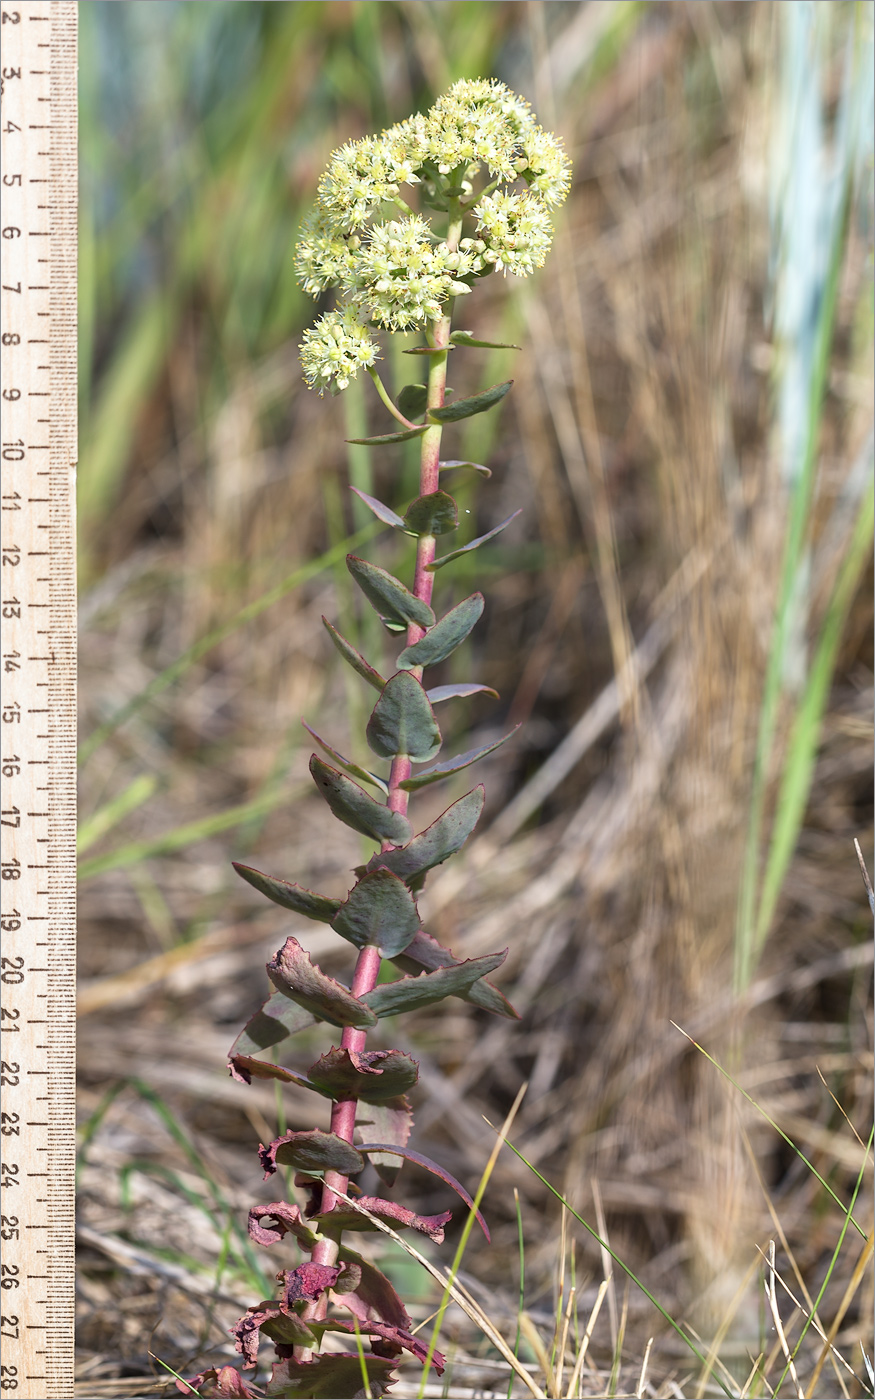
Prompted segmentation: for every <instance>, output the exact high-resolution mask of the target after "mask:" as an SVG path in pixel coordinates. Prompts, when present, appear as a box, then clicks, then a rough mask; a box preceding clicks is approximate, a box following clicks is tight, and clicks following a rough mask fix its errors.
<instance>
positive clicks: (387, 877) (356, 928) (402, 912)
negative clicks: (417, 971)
mask: <svg viewBox="0 0 875 1400" xmlns="http://www.w3.org/2000/svg"><path fill="white" fill-rule="evenodd" d="M386 854H388V852H386ZM331 927H332V928H333V929H334V931H335V933H339V934H340V936H341V938H346V939H347V940H348V941H349V942H350V943H352V944H353V945H354V947H356V948H365V947H367V946H368V944H370V945H372V946H373V947H376V948H379V950H380V953H381V955H382V956H383V957H387V958H391V957H394V955H395V954H396V953H402V952H403V951H404V949H405V948H406V947H407V945H408V943H409V942H410V940H411V939H412V938H413V936H414V934H415V933H417V932H418V931H419V913H418V912H417V908H416V900H415V899H414V898H413V895H412V894H411V893H410V891H409V889H408V888H407V886H406V885H405V883H404V881H403V880H400V879H399V878H398V876H397V875H394V874H393V873H392V871H391V870H388V869H385V868H377V869H375V870H372V871H369V872H368V873H367V874H365V875H363V876H362V878H361V879H360V880H359V881H358V883H357V884H355V885H354V886H353V888H352V889H351V890H350V892H349V897H348V898H347V900H346V902H345V903H344V904H342V905H341V907H340V909H339V910H338V912H337V915H336V917H335V918H334V920H333V922H332V925H331ZM348 1024H350V1023H348Z"/></svg>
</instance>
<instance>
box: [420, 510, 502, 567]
mask: <svg viewBox="0 0 875 1400" xmlns="http://www.w3.org/2000/svg"><path fill="white" fill-rule="evenodd" d="M521 514H522V511H521V510H515V511H514V513H513V515H509V516H508V517H507V519H506V520H502V522H501V524H500V525H496V527H495V529H494V530H489V531H487V533H486V534H485V535H479V536H478V538H477V539H476V540H471V542H470V543H469V544H463V545H460V547H459V548H458V549H451V550H450V552H449V554H442V555H441V557H440V559H435V560H434V562H433V563H431V564H426V566H425V567H426V569H427V570H428V572H429V573H430V574H433V573H434V572H435V570H436V569H442V568H443V567H444V564H449V563H450V561H451V560H452V559H458V558H459V557H460V556H461V555H463V554H470V553H471V550H472V549H479V548H480V546H481V544H486V543H487V542H488V541H489V540H494V539H495V536H496V535H500V534H501V532H502V530H506V529H507V527H508V525H509V524H510V523H511V521H512V520H516V518H517V516H518V515H521Z"/></svg>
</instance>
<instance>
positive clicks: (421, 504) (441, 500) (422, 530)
mask: <svg viewBox="0 0 875 1400" xmlns="http://www.w3.org/2000/svg"><path fill="white" fill-rule="evenodd" d="M458 527H459V510H458V507H457V505H456V502H455V501H454V500H453V498H452V496H450V495H448V493H447V492H446V491H433V492H432V493H431V495H429V496H419V497H417V499H416V500H415V501H414V502H413V504H412V505H410V506H408V508H407V510H406V511H405V513H404V528H405V529H406V530H407V532H408V534H410V535H449V534H452V532H453V530H457V529H458Z"/></svg>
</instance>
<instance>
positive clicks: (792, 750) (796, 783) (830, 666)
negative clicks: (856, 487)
mask: <svg viewBox="0 0 875 1400" xmlns="http://www.w3.org/2000/svg"><path fill="white" fill-rule="evenodd" d="M873 519H875V497H873V490H872V487H871V484H870V487H869V490H868V492H867V494H866V498H865V499H864V501H863V502H862V503H861V506H860V510H859V512H858V514H857V520H856V524H855V526H854V533H853V535H852V537H851V541H850V544H849V546H848V550H847V554H846V555H845V558H844V560H843V563H842V567H841V570H840V572H839V576H838V579H837V581H836V584H835V588H834V589H833V594H832V597H831V598H830V601H829V606H828V608H827V612H826V616H825V618H824V621H823V627H822V628H821V634H820V639H819V642H818V646H817V652H816V654H815V657H814V661H813V664H812V667H811V671H810V673H809V676H808V680H807V682H806V686H805V692H804V695H803V698H802V702H801V704H800V706H799V709H798V711H797V714H796V718H795V720H794V723H793V729H792V732H791V735H790V741H789V744H788V747H787V754H786V758H785V760H784V767H783V772H782V775H781V786H780V790H779V793H778V804H777V809H776V815H775V821H774V826H773V830H772V839H771V844H770V847H769V855H768V861H767V864H766V870H765V874H764V876H763V886H762V893H761V895H760V904H759V910H758V912H757V923H756V935H755V940H754V947H755V949H761V948H762V946H763V944H764V943H765V941H766V938H767V936H768V933H769V928H770V926H771V922H772V918H773V917H774V913H775V906H776V905H777V902H778V897H779V895H780V893H781V889H782V887H783V884H784V879H785V877H786V874H787V870H788V868H789V865H790V861H791V860H792V858H793V852H794V850H795V849H796V841H797V839H798V837H799V831H800V829H801V826H802V819H803V817H804V815H805V807H806V804H807V802H808V794H809V792H810V791H811V780H812V776H813V773H814V764H815V760H816V757H817V741H818V737H819V735H820V727H821V723H822V720H823V713H824V710H825V708H826V702H827V700H828V698H829V689H830V685H831V683H832V678H833V674H834V671H835V663H836V654H837V652H838V648H839V643H840V642H841V639H842V631H843V626H844V621H845V618H846V616H847V613H848V609H849V608H850V605H851V603H852V601H853V597H854V590H855V587H856V584H857V580H858V578H859V576H860V573H861V571H862V568H863V565H864V564H865V562H866V560H867V558H868V555H869V552H870V550H871V546H872V528H873Z"/></svg>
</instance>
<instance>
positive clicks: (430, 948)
mask: <svg viewBox="0 0 875 1400" xmlns="http://www.w3.org/2000/svg"><path fill="white" fill-rule="evenodd" d="M458 961H459V959H458V958H456V957H454V956H453V954H452V953H451V952H450V950H449V948H444V947H443V945H442V944H441V943H438V941H437V939H436V938H432V936H431V934H430V933H426V932H425V930H424V929H420V930H419V933H418V934H417V935H416V937H415V938H414V939H413V941H412V942H411V943H409V944H408V946H407V947H406V948H405V949H404V952H403V953H401V954H400V956H399V957H397V958H393V959H392V962H393V963H394V965H395V966H396V967H397V968H398V969H399V971H401V972H410V973H412V974H413V975H414V976H418V974H419V972H420V971H421V970H422V968H425V969H426V971H428V972H434V971H435V969H436V968H439V967H454V966H455V965H456V963H457V962H458ZM458 995H460V996H461V998H462V1000H463V1001H469V1002H471V1003H472V1004H473V1005H474V1006H481V1007H482V1008H483V1010H484V1011H491V1012H492V1013H493V1015H495V1016H506V1017H507V1018H508V1019H509V1020H511V1021H518V1020H519V1019H520V1018H519V1016H518V1015H517V1013H516V1011H514V1009H513V1007H512V1006H511V1004H510V1002H509V1001H508V1000H507V998H506V997H505V996H504V995H503V994H502V993H501V992H500V991H499V990H498V988H497V987H494V986H493V985H492V983H491V982H487V981H486V979H485V977H484V978H481V979H480V981H479V982H475V983H474V985H473V987H471V988H470V989H469V990H468V991H467V992H461V993H459V994H458Z"/></svg>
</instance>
